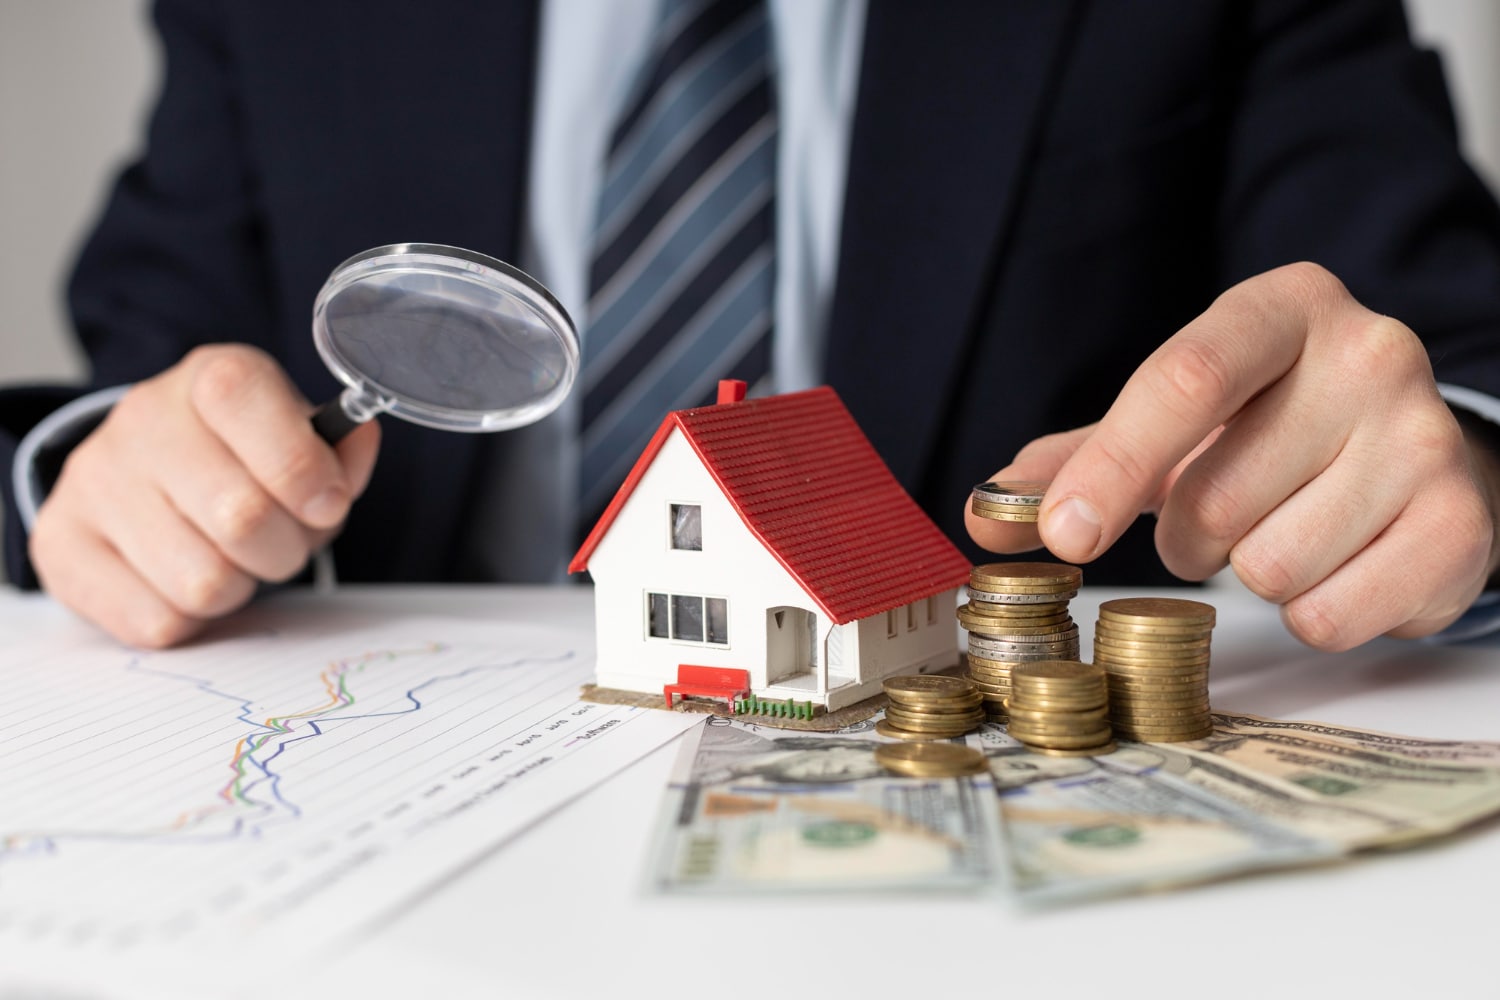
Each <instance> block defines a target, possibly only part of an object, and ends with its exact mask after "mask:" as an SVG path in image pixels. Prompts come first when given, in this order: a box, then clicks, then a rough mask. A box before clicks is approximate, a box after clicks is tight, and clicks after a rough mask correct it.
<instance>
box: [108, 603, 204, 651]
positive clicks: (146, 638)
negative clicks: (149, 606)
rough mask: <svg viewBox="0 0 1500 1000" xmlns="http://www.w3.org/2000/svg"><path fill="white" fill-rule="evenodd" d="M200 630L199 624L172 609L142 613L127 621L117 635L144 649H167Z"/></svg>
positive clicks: (117, 631)
mask: <svg viewBox="0 0 1500 1000" xmlns="http://www.w3.org/2000/svg"><path fill="white" fill-rule="evenodd" d="M197 630H198V622H196V621H194V620H193V619H191V618H189V617H188V616H187V615H183V614H179V613H177V612H175V611H173V610H171V609H170V608H159V609H153V610H151V611H140V612H137V613H136V614H134V615H132V616H131V617H130V618H129V619H127V620H126V621H125V622H124V623H123V625H121V627H120V628H119V629H118V630H116V634H117V635H118V636H119V638H120V639H121V640H123V641H124V642H126V643H128V644H130V645H132V646H137V647H140V648H142V649H166V648H167V647H168V646H174V645H176V644H177V643H179V642H181V641H182V640H184V639H186V638H187V637H188V636H190V635H192V634H193V633H194V632H196V631H197Z"/></svg>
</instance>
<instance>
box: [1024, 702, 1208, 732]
mask: <svg viewBox="0 0 1500 1000" xmlns="http://www.w3.org/2000/svg"><path fill="white" fill-rule="evenodd" d="M1011 711H1012V712H1014V711H1015V709H1014V708H1012V709H1011ZM1109 711H1110V715H1111V717H1113V718H1116V719H1119V720H1121V721H1122V722H1125V723H1127V724H1129V725H1132V726H1145V727H1148V728H1149V727H1154V726H1172V727H1175V728H1178V729H1181V728H1182V727H1183V726H1189V725H1192V726H1201V725H1203V724H1204V723H1205V722H1208V721H1210V719H1209V715H1210V714H1211V713H1210V712H1209V709H1208V706H1207V705H1180V706H1178V705H1174V706H1167V707H1163V708H1155V707H1151V708H1147V707H1146V706H1144V705H1111V706H1109Z"/></svg>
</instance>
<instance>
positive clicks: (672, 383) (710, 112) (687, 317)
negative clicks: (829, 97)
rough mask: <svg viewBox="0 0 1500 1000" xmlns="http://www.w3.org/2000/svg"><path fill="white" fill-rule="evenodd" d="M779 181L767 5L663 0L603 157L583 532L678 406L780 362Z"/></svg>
mask: <svg viewBox="0 0 1500 1000" xmlns="http://www.w3.org/2000/svg"><path fill="white" fill-rule="evenodd" d="M775 176H776V116H775V104H774V101H773V99H772V94H771V80H770V25H769V24H768V22H767V14H766V9H765V5H764V3H763V0H665V2H664V4H663V10H662V19H661V23H660V24H659V25H658V30H657V34H656V36H655V41H654V43H653V45H652V48H651V51H650V54H649V56H648V57H647V60H646V62H645V63H644V64H643V65H642V67H641V72H640V75H639V76H638V78H637V80H636V82H635V84H634V87H633V89H632V91H631V94H630V96H629V98H628V99H627V100H626V102H625V105H624V113H623V115H622V116H621V118H620V120H619V123H618V125H617V126H616V127H615V129H614V131H613V133H612V134H611V136H610V139H609V146H608V151H607V155H606V159H605V171H604V179H603V186H602V190H601V195H600V201H599V214H598V224H597V227H596V229H595V236H594V255H593V258H592V260H591V262H590V273H589V289H590V291H589V304H588V317H589V321H588V327H587V329H586V330H585V332H584V340H583V363H582V369H581V371H580V374H579V383H580V385H579V388H580V390H581V392H582V397H583V402H582V420H581V423H580V433H581V467H580V486H579V491H580V497H579V499H580V510H579V513H580V515H581V516H582V518H583V526H584V528H585V529H587V528H588V527H589V526H591V525H592V523H593V519H594V518H596V517H597V516H598V514H600V513H601V512H602V511H603V509H604V506H605V504H606V503H608V501H609V498H610V497H611V496H612V495H613V493H614V491H615V490H616V489H617V488H618V487H619V485H620V483H621V481H622V480H623V479H624V477H625V474H626V473H627V472H628V471H629V469H630V466H631V464H632V463H634V461H635V460H636V458H637V457H639V455H640V453H641V451H642V449H643V448H644V447H645V444H646V442H647V441H648V440H649V439H650V437H651V434H652V432H654V431H655V429H656V427H657V426H658V425H659V424H660V423H661V420H662V417H663V416H665V414H666V413H667V412H668V411H669V410H677V409H684V408H686V407H690V406H699V405H704V404H706V403H711V402H713V400H714V395H715V391H716V387H717V385H718V382H719V380H720V379H721V378H739V379H743V380H745V381H746V382H748V383H750V384H751V386H755V385H756V384H757V383H759V382H761V381H762V380H763V379H764V378H765V377H766V375H767V373H768V372H769V371H770V367H771V323H772V312H773V308H772V303H773V295H774V286H775V258H774V251H775V242H774V227H773V222H774V212H775V206H774V202H773V196H774V182H775Z"/></svg>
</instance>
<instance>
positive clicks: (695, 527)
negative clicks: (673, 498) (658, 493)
mask: <svg viewBox="0 0 1500 1000" xmlns="http://www.w3.org/2000/svg"><path fill="white" fill-rule="evenodd" d="M671 506H672V548H674V549H681V550H682V551H684V552H702V551H703V507H702V505H700V504H696V503H674V504H672V505H671Z"/></svg>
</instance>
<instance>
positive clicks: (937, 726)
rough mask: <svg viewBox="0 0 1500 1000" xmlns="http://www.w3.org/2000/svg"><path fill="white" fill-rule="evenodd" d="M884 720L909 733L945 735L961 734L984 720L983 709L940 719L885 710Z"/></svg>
mask: <svg viewBox="0 0 1500 1000" xmlns="http://www.w3.org/2000/svg"><path fill="white" fill-rule="evenodd" d="M885 721H887V722H889V723H890V724H891V725H893V726H895V727H896V728H897V729H905V730H906V731H907V732H910V733H933V734H942V735H945V736H962V735H963V734H964V733H967V732H968V731H969V730H971V729H973V728H974V727H975V726H977V725H979V724H980V723H981V722H983V721H984V710H983V709H982V708H980V709H975V710H974V711H973V712H972V713H971V714H969V715H951V716H945V717H943V718H942V719H941V720H938V719H924V718H913V717H911V716H909V715H903V714H901V713H900V712H899V711H892V710H891V709H889V708H888V709H886V710H885Z"/></svg>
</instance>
